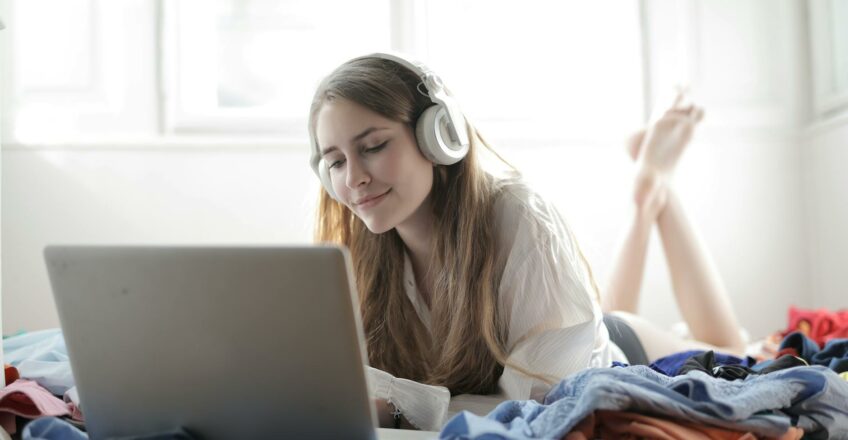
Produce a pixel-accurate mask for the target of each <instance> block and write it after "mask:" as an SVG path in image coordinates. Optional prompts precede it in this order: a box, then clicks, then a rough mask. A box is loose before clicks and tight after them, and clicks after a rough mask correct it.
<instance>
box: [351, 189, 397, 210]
mask: <svg viewBox="0 0 848 440" xmlns="http://www.w3.org/2000/svg"><path fill="white" fill-rule="evenodd" d="M390 192H392V190H391V188H389V190H388V191H386V192H384V193H383V194H380V195H379V196H377V197H372V198H370V199H368V200H366V201H364V202H362V203H358V204H357V205H356V206H358V207H360V208H368V207H370V206H374V205H376V204H377V203H380V201H381V200H383V198H384V197H386V195H387V194H388V193H390Z"/></svg>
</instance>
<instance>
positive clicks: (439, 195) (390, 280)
mask: <svg viewBox="0 0 848 440" xmlns="http://www.w3.org/2000/svg"><path fill="white" fill-rule="evenodd" d="M420 83H421V79H420V78H419V77H418V76H417V75H416V74H415V73H414V72H412V71H410V70H409V69H407V68H406V67H403V66H401V65H400V64H397V63H395V62H393V61H389V60H384V59H380V58H374V57H361V58H357V59H354V60H351V61H348V62H347V63H345V64H343V65H341V66H340V67H338V68H337V69H336V70H335V71H334V72H332V73H331V74H330V75H329V76H328V77H327V78H325V79H324V80H323V81H322V82H321V84H320V86H319V87H318V89H317V91H316V92H315V97H314V99H313V101H312V107H311V109H310V115H309V133H310V136H311V137H312V139H313V140H314V139H316V137H315V130H316V119H317V115H318V112H319V111H320V110H321V108H322V106H323V105H324V104H325V103H326V102H329V101H332V100H334V99H339V98H341V99H347V100H350V101H353V102H356V103H358V104H360V105H362V106H364V107H366V108H368V109H370V110H372V111H374V112H376V113H379V114H381V115H383V116H385V117H387V118H389V119H392V120H395V121H399V122H403V123H406V124H409V126H410V127H412V128H413V129H414V124H415V122H416V121H417V119H418V117H419V116H420V115H421V113H422V112H423V111H424V110H425V109H426V108H427V107H429V106H431V105H433V104H432V102H431V101H430V99H429V97H427V96H425V95H424V94H423V93H420V91H419V87H421V88H423V87H424V85H423V84H420ZM468 129H469V135H470V140H471V145H470V149H469V153H468V155H467V156H466V157H465V158H464V159H463V160H461V161H459V162H458V163H456V164H453V165H449V166H443V165H438V166H436V167H435V168H434V179H433V188H432V194H431V199H432V209H433V214H434V216H433V217H434V218H435V224H434V225H433V226H434V227H433V231H434V240H433V249H432V261H431V262H430V265H429V267H430V268H431V269H430V270H432V271H435V277H434V284H433V289H432V297H431V304H432V306H431V307H432V308H431V312H430V313H431V331H432V335H431V334H430V332H428V331H427V329H426V328H425V327H424V324H423V323H422V322H421V321H420V320H419V319H418V316H417V314H416V312H415V309H414V307H413V305H412V304H411V303H410V301H409V300H408V299H407V296H406V293H405V290H404V286H403V273H404V272H403V270H404V257H403V255H404V244H403V241H402V240H401V238H400V236H399V235H398V234H397V232H396V231H395V230H394V229H392V230H390V231H388V232H385V233H382V234H374V233H372V232H370V231H369V230H368V228H367V227H366V226H365V224H364V223H363V222H362V221H361V220H360V219H359V218H358V217H357V216H356V215H354V214H353V213H352V212H351V211H350V209H348V208H347V207H346V206H344V205H343V204H341V203H339V202H337V201H336V200H334V199H333V198H331V197H330V196H329V194H328V193H327V192H326V191H325V190H324V189H323V188H322V190H321V195H320V200H319V205H318V213H317V216H316V217H317V224H316V230H315V240H316V241H318V242H332V243H337V244H342V245H345V246H347V247H348V248H349V249H350V253H351V256H352V258H353V265H354V273H355V276H356V287H357V289H358V291H359V299H360V311H361V313H362V322H363V326H364V330H365V336H366V342H367V351H368V359H369V362H370V363H371V365H372V366H373V367H375V368H379V369H382V370H384V371H387V372H389V373H391V374H393V375H395V376H397V377H402V378H407V379H411V380H415V381H418V382H424V383H429V384H434V385H442V386H445V387H447V388H448V389H450V391H451V393H452V394H463V393H474V394H489V393H492V392H495V391H496V389H497V381H498V379H499V377H500V375H501V374H502V372H503V367H504V365H507V362H506V355H505V348H504V346H505V341H506V337H507V334H506V332H507V326H506V324H505V318H506V317H505V316H504V315H503V311H501V310H499V309H498V287H499V284H500V273H501V270H502V269H503V268H502V267H501V268H498V267H496V264H498V263H497V261H498V259H497V254H498V252H497V249H498V243H497V237H496V233H495V230H494V228H495V224H496V222H494V221H492V218H493V208H494V204H495V201H496V199H497V196H498V195H499V193H500V192H501V189H502V185H503V181H501V180H499V179H495V178H493V177H492V176H491V175H489V174H487V173H486V172H485V171H483V169H482V168H481V166H480V165H479V162H478V157H477V152H478V150H479V149H480V148H481V146H482V147H486V148H487V149H489V150H491V148H489V146H488V144H486V142H485V140H483V138H482V137H481V136H480V135H479V133H478V132H477V131H476V130H475V129H474V127H473V126H471V125H470V124H468ZM314 144H315V145H317V141H316V142H315V143H314ZM492 151H493V150H492ZM495 155H497V153H495ZM498 157H499V156H498ZM509 366H510V367H514V368H517V369H518V370H519V371H522V372H524V373H525V374H529V375H531V376H534V377H540V376H537V375H535V374H533V373H530V372H529V371H527V370H526V369H525V368H523V367H522V366H514V365H512V364H509Z"/></svg>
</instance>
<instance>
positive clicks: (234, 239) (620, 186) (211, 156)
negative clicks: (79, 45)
mask: <svg viewBox="0 0 848 440" xmlns="http://www.w3.org/2000/svg"><path fill="white" fill-rule="evenodd" d="M646 5H647V7H648V9H649V14H647V15H648V17H651V20H653V21H652V22H651V23H650V26H651V29H652V32H653V33H652V34H651V35H653V36H655V37H657V39H656V41H655V43H654V44H655V45H656V47H655V48H656V49H657V50H655V51H653V52H651V53H650V54H649V55H650V60H651V64H650V65H651V66H652V68H653V69H654V70H653V75H649V76H648V78H649V81H650V82H651V90H652V92H656V91H657V90H659V89H661V88H663V87H668V86H670V84H669V82H670V81H671V79H670V78H671V77H673V76H675V75H664V74H661V73H662V72H668V71H670V70H673V69H674V68H680V69H681V71H684V74H683V76H684V77H685V76H686V75H689V79H690V80H692V82H693V83H694V84H695V85H696V91H698V92H700V97H701V102H702V103H703V104H704V105H705V106H706V108H707V112H708V115H707V120H706V122H705V124H704V126H703V127H702V130H701V131H700V133H699V134H698V135H697V138H696V141H695V142H694V143H693V145H691V148H690V151H688V152H687V153H686V155H685V156H684V159H683V162H682V163H681V165H680V169H679V172H678V187H679V191H680V193H681V195H682V197H683V202H684V204H685V205H686V207H687V208H688V209H689V213H690V217H691V219H692V221H693V222H694V223H695V224H696V225H697V227H698V228H699V229H700V231H701V233H702V235H703V238H704V241H705V243H706V244H707V246H708V248H709V250H710V251H711V253H712V254H713V255H714V256H715V259H716V262H717V265H718V268H719V270H720V272H721V273H722V275H723V276H724V278H725V281H726V284H727V287H728V290H729V291H730V293H731V297H732V298H731V301H732V303H733V305H734V307H735V309H736V310H737V311H738V312H739V315H740V317H741V320H742V322H743V324H744V325H745V326H746V327H747V328H748V329H749V330H750V331H751V333H752V334H754V335H755V336H761V335H765V334H767V333H770V332H772V331H774V330H777V329H779V328H781V327H782V326H784V325H785V319H786V318H785V314H786V309H787V307H788V306H789V305H790V304H799V305H807V306H812V305H815V304H819V303H822V301H823V299H821V298H819V297H815V296H813V295H812V294H811V292H812V291H813V290H812V289H811V284H810V274H811V272H810V270H809V268H808V266H809V265H811V263H810V262H812V265H813V266H817V267H819V269H817V270H816V271H814V272H812V273H813V274H815V276H816V277H820V278H819V279H818V281H817V283H818V284H817V285H816V291H820V292H836V291H838V290H839V288H840V286H841V287H844V286H846V285H848V283H846V282H845V278H844V277H842V278H840V276H841V275H840V274H839V271H838V266H837V265H838V261H840V260H838V259H837V257H839V256H840V255H843V256H844V251H842V254H840V253H839V252H840V251H839V248H841V249H845V248H846V247H845V246H844V245H843V246H839V244H840V243H842V244H844V243H845V242H846V240H845V238H844V237H845V234H844V233H843V232H842V231H840V230H839V228H838V225H839V224H840V223H839V220H840V219H843V220H844V219H845V217H846V216H848V210H845V209H844V210H843V212H842V213H841V214H840V216H837V217H836V218H833V219H832V220H829V223H827V224H826V225H830V227H829V228H820V231H819V235H820V237H819V238H818V239H817V243H818V242H823V243H828V244H829V245H828V246H821V245H820V246H819V247H818V248H817V249H818V253H815V254H814V255H812V257H811V258H810V259H808V255H807V253H808V247H807V239H806V234H807V231H811V230H817V227H816V226H811V225H810V223H808V222H811V221H817V220H810V219H808V218H807V217H806V215H805V213H806V212H808V210H809V209H810V208H806V206H807V204H808V203H812V206H813V208H812V210H814V211H815V210H816V209H818V211H821V213H820V215H818V216H817V217H815V218H816V219H818V218H825V217H828V216H829V214H830V212H831V209H832V208H831V207H830V202H831V201H832V200H841V201H842V202H843V205H842V206H843V207H844V201H845V198H844V196H843V195H842V194H843V193H842V191H844V189H843V188H846V186H845V180H844V179H845V178H844V177H841V176H840V175H839V174H838V168H836V167H837V162H835V161H834V159H835V158H836V155H837V154H838V153H837V152H835V151H836V150H838V149H839V147H838V144H839V140H840V139H845V134H844V131H843V132H840V133H834V134H833V136H832V137H827V136H822V137H818V138H816V139H819V140H817V141H816V142H818V144H816V145H818V147H814V148H813V149H812V150H815V151H825V150H828V151H830V150H833V151H834V152H833V153H829V154H827V155H821V156H816V155H812V156H811V155H810V154H808V153H810V151H808V150H807V149H803V150H802V148H801V147H802V145H801V141H800V140H799V139H800V138H799V137H798V136H797V132H796V128H797V125H798V122H799V121H800V119H801V117H800V116H799V115H800V114H801V113H802V112H803V106H804V105H803V102H804V99H805V97H806V95H805V93H806V89H807V85H806V82H805V81H806V78H805V77H804V74H803V71H804V69H805V68H806V64H805V61H804V60H805V53H804V52H803V50H802V48H801V46H802V45H801V44H800V42H801V41H802V40H801V36H802V35H803V22H804V19H803V18H804V17H803V15H802V14H801V13H800V12H801V10H802V9H803V8H802V5H801V3H799V2H794V1H790V0H783V1H779V2H772V1H768V0H756V1H747V2H743V3H739V2H735V1H716V0H714V1H710V2H695V1H688V2H675V3H674V5H675V6H664V7H665V8H669V7H670V8H676V9H671V10H665V9H658V8H663V6H661V5H670V3H669V2H656V3H654V2H646ZM681 5H682V6H681ZM663 35H666V36H667V35H671V36H672V37H675V36H676V37H677V39H673V38H672V39H668V38H660V37H662V36H663ZM660 41H665V42H668V41H679V42H683V43H681V44H682V45H681V46H680V47H676V46H675V47H669V46H668V45H667V44H665V45H663V44H662V43H660ZM681 54H685V55H686V56H685V57H682V55H681ZM685 72H689V73H688V74H686V73H685ZM734 72H736V74H734ZM602 98H603V99H609V100H610V105H615V102H614V97H602ZM567 125H568V123H567V121H564V122H563V127H564V129H565V130H567ZM624 136H625V133H621V137H622V138H623V137H624ZM828 139H830V140H828ZM843 143H844V142H843ZM495 144H496V145H498V146H500V149H501V150H502V151H503V152H504V153H505V155H506V156H507V157H508V158H509V159H511V160H512V161H513V162H514V163H515V164H516V165H518V166H519V168H520V169H522V170H523V171H524V172H525V174H526V175H527V177H528V179H529V180H531V182H533V183H535V184H536V186H537V187H538V188H539V189H540V190H541V191H542V192H543V193H545V194H547V195H548V196H549V197H551V198H552V199H553V200H554V202H555V203H556V204H557V205H558V206H559V207H560V209H561V210H562V211H563V213H564V214H565V215H566V217H567V218H568V220H569V221H570V223H571V224H572V226H573V228H574V229H575V231H576V232H577V234H578V239H579V240H580V242H581V245H582V246H583V248H584V251H585V252H586V254H587V257H588V258H589V259H590V262H591V263H592V264H593V266H594V268H595V271H596V275H597V276H598V278H599V281H600V282H601V284H602V285H603V284H604V281H605V279H606V277H607V275H608V271H609V266H610V264H611V262H612V258H613V255H614V252H615V250H616V245H617V243H618V240H619V239H620V237H621V233H622V231H623V229H624V227H625V225H626V221H627V216H626V215H627V209H628V200H629V182H630V172H631V169H630V167H629V163H628V161H629V159H628V158H627V157H626V155H625V154H624V152H623V149H622V148H621V147H620V146H619V145H608V144H605V145H597V144H585V145H568V146H561V145H545V146H543V145H527V144H525V143H522V142H521V141H520V140H509V139H501V140H497V139H496V140H495ZM79 147H80V148H77V149H38V148H34V149H33V148H16V149H5V150H4V151H3V161H2V215H3V218H2V236H3V243H2V270H3V280H2V282H3V306H4V307H3V318H4V327H3V332H4V333H6V334H9V333H14V332H17V331H19V330H23V329H26V330H34V329H39V328H45V327H52V326H56V325H57V324H58V322H57V319H56V314H55V311H54V307H53V303H52V300H51V298H50V293H49V286H48V282H47V278H46V274H45V270H44V264H43V261H42V258H41V254H40V253H41V250H42V248H43V247H44V246H45V245H46V244H50V243H241V242H246V243H262V244H268V243H293V242H306V241H309V240H310V238H311V230H310V225H311V218H312V201H313V199H314V194H315V192H316V191H317V188H318V184H317V181H316V180H315V179H314V177H313V176H312V174H311V172H310V171H309V169H308V167H307V166H306V163H307V160H306V148H305V146H289V147H273V146H264V147H251V146H250V145H229V146H224V147H220V148H204V147H202V146H198V145H193V146H190V147H185V148H177V149H176V150H174V151H169V150H168V149H167V148H168V145H152V144H151V145H140V146H136V147H135V148H132V149H117V150H110V149H109V148H108V147H109V146H108V145H106V146H101V147H102V148H94V149H91V148H87V147H88V146H86V145H81V146H79ZM812 150H811V151H812ZM843 150H844V148H843ZM841 154H843V155H844V154H845V153H844V151H843V152H842V153H841ZM802 156H803V157H804V159H805V160H806V163H808V164H809V163H816V164H819V165H816V166H815V168H816V171H815V175H816V176H820V175H821V178H819V177H817V178H816V179H811V180H812V182H813V185H818V186H823V187H825V188H826V189H825V190H824V191H822V190H820V189H816V188H818V187H817V186H816V187H815V188H814V186H810V185H807V186H805V185H804V184H803V182H806V181H802V176H807V177H809V176H808V174H809V173H808V174H802V169H803V168H802V166H801V159H802ZM842 163H844V161H843V162H842ZM810 166H812V165H810ZM808 168H809V167H808ZM819 169H829V170H832V171H831V173H832V174H826V175H825V174H822V173H821V172H820V171H819ZM825 176H826V177H825ZM840 178H841V179H842V180H839V179H840ZM822 179H824V180H822ZM808 180H809V179H808ZM837 183H841V184H842V186H840V187H837V186H834V185H835V184H837ZM804 188H807V192H806V193H805V192H804V190H803V189H804ZM812 193H815V197H813V195H812ZM840 197H842V198H840ZM813 199H814V201H813V202H810V201H811V200H813ZM818 211H816V212H818ZM842 223H843V224H844V222H842ZM830 234H835V235H830ZM830 243H833V244H832V245H830ZM825 262H829V263H830V265H828V264H825ZM828 267H829V268H830V269H829V270H824V269H825V268H828ZM647 271H648V272H647V275H646V279H645V285H644V293H643V295H644V296H643V302H642V307H641V310H642V312H643V313H644V314H645V315H646V316H647V317H648V318H650V319H652V320H655V321H657V322H659V323H660V324H663V325H668V324H671V323H672V322H674V321H677V320H679V314H678V313H677V311H676V308H675V305H674V301H673V298H672V294H671V289H670V283H669V281H668V276H667V273H666V270H665V263H664V261H663V256H662V254H661V252H660V248H659V246H658V243H657V242H656V241H655V242H654V243H653V245H652V249H651V254H650V258H649V263H648V268H647ZM840 280H841V281H840ZM840 283H841V284H840ZM843 290H844V289H843ZM827 295H830V296H828V298H831V299H833V301H831V304H836V301H835V298H836V296H835V295H836V294H835V293H833V294H830V293H828V294H827Z"/></svg>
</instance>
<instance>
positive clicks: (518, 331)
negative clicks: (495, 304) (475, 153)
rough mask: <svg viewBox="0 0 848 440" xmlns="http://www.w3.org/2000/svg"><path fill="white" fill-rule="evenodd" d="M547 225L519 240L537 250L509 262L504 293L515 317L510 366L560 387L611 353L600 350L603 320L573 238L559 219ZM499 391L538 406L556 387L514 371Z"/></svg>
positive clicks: (510, 336)
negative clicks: (541, 377)
mask: <svg viewBox="0 0 848 440" xmlns="http://www.w3.org/2000/svg"><path fill="white" fill-rule="evenodd" d="M547 219H548V220H549V222H550V223H549V224H547V225H545V226H546V227H544V228H542V229H543V231H544V232H542V233H540V232H538V230H536V231H533V232H532V233H531V232H528V233H527V235H528V236H527V237H524V238H521V237H519V238H518V239H519V241H523V242H527V243H533V245H532V247H530V249H529V251H525V253H524V255H523V256H516V255H511V256H510V258H509V259H508V260H507V263H506V267H505V268H504V275H503V278H502V280H501V286H500V289H499V290H500V295H501V301H502V302H501V304H502V307H504V308H505V310H509V311H510V313H509V315H508V316H509V317H508V319H509V327H508V328H509V332H508V340H507V346H506V348H507V353H508V358H507V360H508V362H509V363H511V364H515V365H518V366H521V367H523V368H525V369H526V370H529V371H531V372H534V373H538V374H541V375H542V376H547V377H550V378H551V380H554V381H558V380H560V379H562V378H564V377H566V376H568V375H569V374H572V373H574V372H577V371H580V370H583V369H585V368H587V367H590V366H593V360H594V361H597V359H598V357H599V356H598V355H599V353H600V352H602V351H604V350H606V348H607V347H606V344H598V340H600V338H601V337H602V336H603V335H599V334H598V333H599V332H600V331H602V330H605V328H603V329H601V327H602V326H603V315H602V313H601V310H600V306H599V304H598V301H597V300H596V294H595V291H594V289H593V288H592V287H591V284H590V281H589V276H588V269H587V267H586V264H585V261H584V260H583V258H582V257H581V256H580V254H579V251H578V250H577V245H576V242H575V241H574V237H573V236H572V234H571V232H570V231H569V229H568V227H567V226H566V225H565V222H564V221H563V220H562V219H561V218H560V217H559V215H558V213H556V212H553V213H550V216H549V217H547ZM518 248H519V249H520V246H519V247H518ZM596 339H597V340H596ZM601 342H603V341H601ZM606 351H607V353H608V350H606ZM606 357H608V356H606ZM499 385H500V388H501V390H502V392H503V393H504V394H505V397H506V398H508V399H531V398H532V399H535V400H538V401H541V400H542V399H543V398H544V396H545V394H546V393H547V391H548V390H549V389H550V387H551V384H549V383H546V382H544V381H541V380H539V379H535V378H532V377H528V376H526V375H524V374H523V373H521V372H519V371H518V370H516V369H514V368H511V367H509V366H507V367H505V368H504V372H503V375H502V376H501V378H500V381H499Z"/></svg>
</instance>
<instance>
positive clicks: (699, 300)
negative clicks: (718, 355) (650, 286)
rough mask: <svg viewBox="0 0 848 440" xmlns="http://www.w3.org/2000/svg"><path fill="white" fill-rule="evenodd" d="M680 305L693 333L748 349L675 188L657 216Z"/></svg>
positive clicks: (717, 343)
mask: <svg viewBox="0 0 848 440" xmlns="http://www.w3.org/2000/svg"><path fill="white" fill-rule="evenodd" d="M657 226H658V228H659V232H660V238H661V239H662V244H663V250H664V252H665V257H666V261H667V263H668V268H669V272H670V274H671V284H672V287H673V288H674V296H675V298H676V300H677V306H678V307H679V308H680V312H681V314H682V315H683V319H684V320H685V321H686V323H687V324H688V325H689V330H690V331H691V332H692V336H693V337H694V338H695V339H697V340H699V341H701V342H705V343H708V344H712V345H715V346H718V347H722V348H724V349H725V350H728V349H729V350H730V351H732V352H741V351H744V350H745V347H744V342H743V341H742V336H741V333H740V328H739V323H738V321H737V320H736V315H735V314H734V313H733V309H732V308H731V306H730V301H729V299H728V295H727V291H726V289H725V287H724V283H723V282H722V281H721V276H720V275H719V273H718V271H717V270H716V268H715V265H714V264H713V262H712V259H711V258H710V256H709V253H708V252H707V251H706V249H705V247H704V245H703V243H702V242H701V240H700V238H699V237H698V235H697V233H696V232H695V229H694V228H693V227H692V225H691V224H690V223H689V220H688V219H687V218H686V214H685V213H684V212H683V206H682V205H681V203H680V200H679V199H678V198H677V196H676V195H675V194H674V192H673V191H669V197H668V203H667V204H666V206H665V209H664V210H663V211H662V212H661V213H660V216H659V217H658V218H657Z"/></svg>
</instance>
